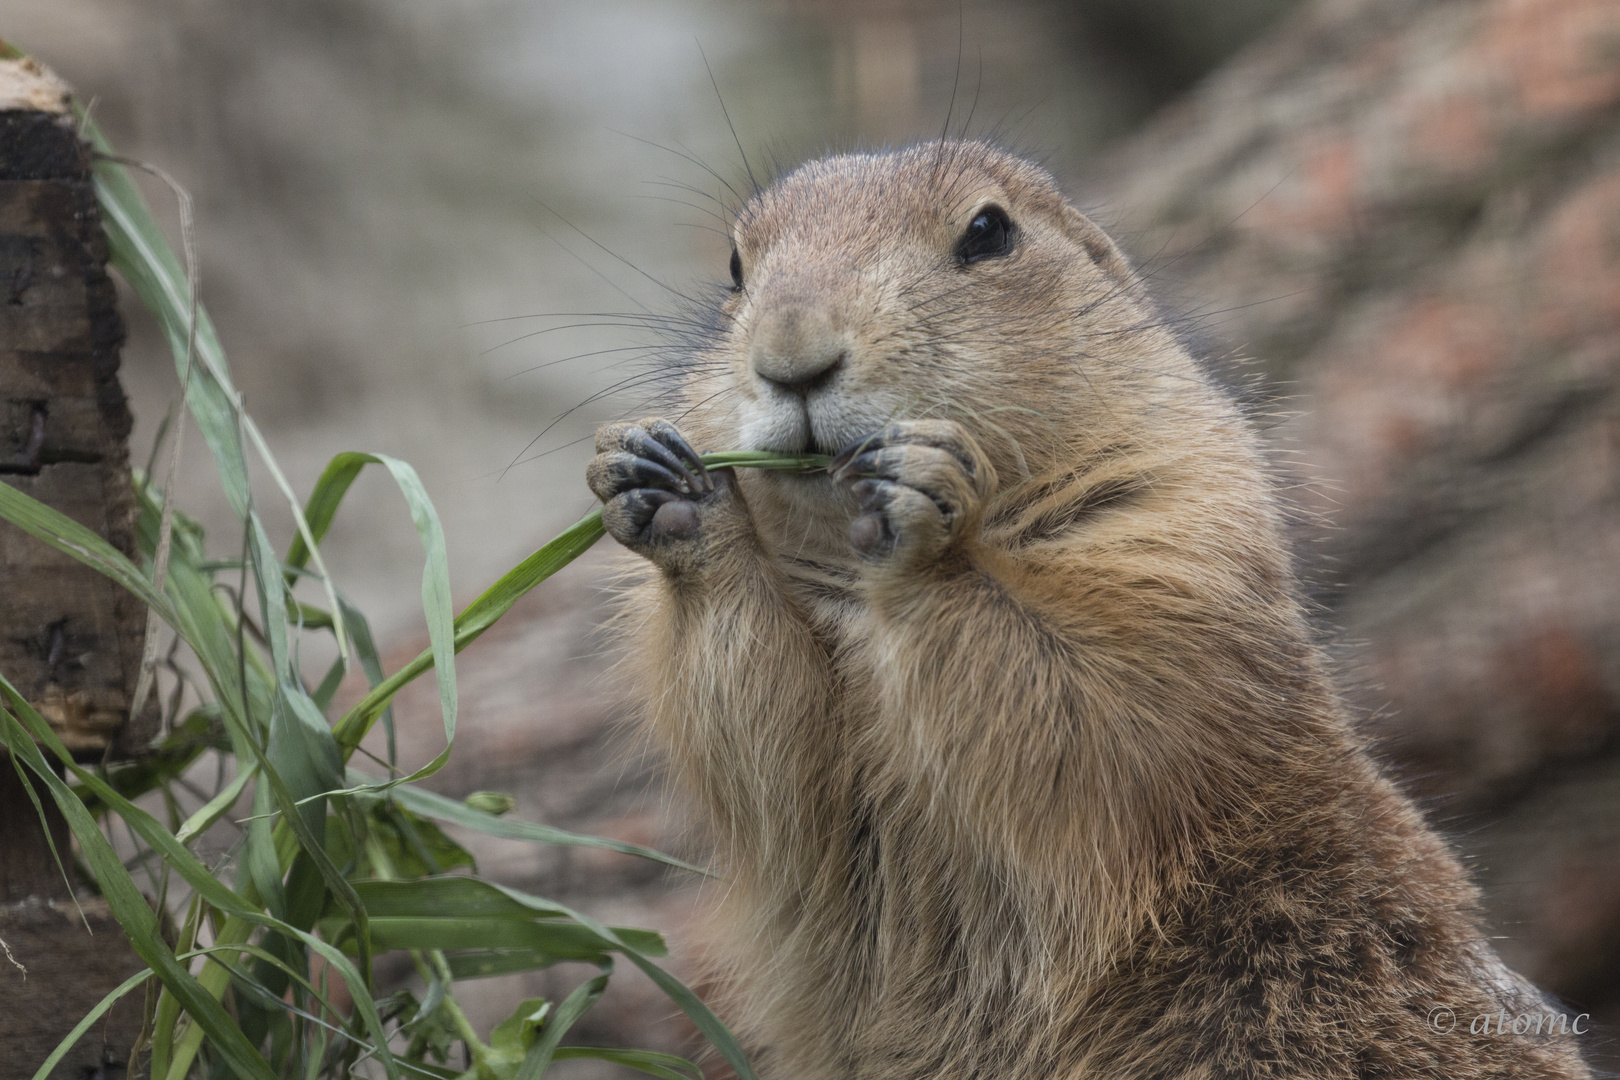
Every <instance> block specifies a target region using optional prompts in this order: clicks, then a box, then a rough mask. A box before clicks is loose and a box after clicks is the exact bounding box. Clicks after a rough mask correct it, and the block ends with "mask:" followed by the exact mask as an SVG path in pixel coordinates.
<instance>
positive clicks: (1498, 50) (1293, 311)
mask: <svg viewBox="0 0 1620 1080" xmlns="http://www.w3.org/2000/svg"><path fill="white" fill-rule="evenodd" d="M1092 190H1093V191H1095V192H1097V193H1098V194H1099V195H1100V196H1101V197H1102V199H1103V207H1104V210H1103V214H1102V216H1103V217H1104V218H1105V219H1107V218H1112V219H1113V223H1114V224H1115V226H1116V228H1118V229H1119V230H1120V231H1121V232H1122V234H1123V237H1124V239H1125V241H1126V242H1127V244H1128V246H1129V247H1130V248H1131V249H1132V250H1133V251H1134V252H1135V253H1136V254H1137V255H1138V257H1139V258H1140V260H1141V263H1142V265H1143V267H1144V269H1145V270H1146V272H1147V273H1148V274H1149V275H1150V276H1152V277H1153V278H1154V279H1155V280H1156V281H1157V282H1158V283H1159V285H1160V288H1161V292H1162V293H1163V294H1165V295H1166V296H1167V297H1168V298H1169V302H1168V304H1167V311H1168V312H1169V313H1170V314H1171V315H1172V316H1176V315H1177V314H1178V313H1179V312H1180V311H1182V310H1185V309H1187V308H1190V307H1192V305H1195V304H1196V305H1198V307H1197V308H1196V309H1194V310H1193V313H1192V314H1191V315H1189V316H1188V317H1187V319H1186V327H1187V330H1188V333H1189V335H1190V336H1192V337H1193V338H1194V339H1195V340H1199V341H1201V342H1202V344H1203V345H1204V346H1205V347H1207V348H1208V349H1209V350H1210V351H1211V352H1212V353H1213V354H1215V355H1217V356H1221V357H1225V356H1229V355H1232V354H1237V355H1241V356H1245V357H1253V358H1254V361H1253V364H1252V365H1251V368H1252V370H1255V371H1258V372H1259V373H1260V374H1261V375H1263V377H1264V382H1263V384H1260V385H1259V386H1253V385H1251V391H1252V390H1258V391H1260V392H1258V393H1253V392H1251V396H1252V397H1253V398H1254V399H1255V402H1256V406H1257V410H1258V411H1260V412H1261V413H1262V414H1269V415H1270V416H1271V417H1272V418H1273V419H1272V420H1271V421H1270V423H1271V435H1272V438H1273V440H1274V445H1275V446H1276V447H1277V450H1278V462H1279V469H1280V470H1281V471H1282V472H1283V473H1284V474H1285V475H1287V476H1289V477H1290V478H1291V479H1292V480H1293V481H1295V482H1296V483H1297V484H1299V485H1300V486H1299V487H1298V488H1297V489H1296V490H1297V491H1298V494H1299V500H1300V503H1301V506H1302V509H1303V510H1304V511H1306V513H1305V515H1304V516H1303V518H1302V521H1301V522H1300V524H1299V527H1298V532H1299V537H1300V540H1301V541H1302V547H1303V548H1304V549H1305V550H1307V551H1308V552H1309V554H1308V555H1307V556H1306V558H1305V567H1306V572H1307V575H1308V577H1309V578H1310V580H1311V581H1312V582H1313V584H1314V587H1315V589H1316V591H1317V595H1318V598H1319V600H1320V601H1321V603H1322V604H1323V607H1324V610H1323V615H1324V623H1325V625H1327V626H1329V627H1332V628H1334V635H1335V640H1336V642H1337V643H1338V644H1337V647H1336V651H1337V653H1338V655H1339V657H1340V659H1341V661H1342V666H1343V668H1344V671H1345V674H1346V677H1347V682H1348V684H1349V686H1350V688H1351V689H1350V697H1351V699H1352V701H1353V702H1354V704H1355V705H1356V706H1357V707H1358V708H1359V709H1360V710H1362V711H1363V712H1364V713H1365V714H1366V715H1367V716H1368V717H1369V719H1368V721H1367V724H1368V728H1369V730H1370V731H1371V733H1372V734H1373V735H1374V736H1375V737H1376V738H1377V739H1378V740H1379V742H1380V745H1381V747H1382V749H1383V752H1384V754H1385V755H1386V757H1387V758H1388V760H1389V761H1390V762H1391V763H1392V764H1393V765H1394V767H1395V768H1396V770H1397V771H1398V772H1399V774H1400V775H1401V776H1402V777H1403V778H1404V779H1405V781H1406V783H1407V785H1408V787H1409V788H1410V789H1411V790H1413V791H1414V792H1416V793H1418V794H1419V795H1421V796H1424V797H1425V798H1427V799H1428V801H1429V804H1430V806H1431V807H1432V808H1433V811H1434V814H1435V816H1436V817H1437V819H1438V820H1439V821H1440V823H1441V824H1442V825H1443V826H1445V827H1448V828H1449V829H1451V831H1452V832H1453V835H1454V837H1455V839H1456V842H1457V843H1458V845H1459V846H1460V847H1461V848H1462V849H1463V850H1464V851H1465V852H1467V853H1468V854H1469V855H1470V856H1472V857H1474V859H1475V866H1476V870H1477V873H1478V876H1479V879H1480V881H1481V883H1482V884H1483V885H1484V887H1485V890H1486V896H1487V904H1488V908H1489V915H1490V918H1491V920H1492V922H1493V924H1494V926H1495V928H1496V929H1497V931H1498V932H1499V933H1500V934H1501V935H1502V936H1501V939H1500V941H1499V945H1500V948H1501V951H1502V953H1503V955H1504V956H1505V957H1506V958H1507V960H1508V961H1509V963H1511V964H1512V965H1513V966H1515V967H1517V968H1518V969H1520V970H1521V971H1523V972H1525V973H1526V974H1527V975H1529V976H1531V977H1532V978H1535V979H1536V980H1537V981H1539V982H1540V983H1541V984H1542V985H1543V986H1545V987H1547V988H1548V989H1550V990H1552V991H1553V992H1555V993H1557V994H1560V995H1563V996H1565V997H1567V998H1569V999H1571V1000H1572V1001H1573V1002H1574V1003H1576V1004H1579V1005H1580V1006H1581V1007H1582V1008H1590V1009H1593V1010H1596V1011H1606V1012H1607V1013H1608V1014H1609V1015H1610V1016H1611V1017H1613V1016H1614V1015H1615V1014H1616V1012H1620V824H1617V822H1620V755H1617V751H1620V740H1617V738H1616V736H1617V735H1620V398H1617V395H1616V390H1617V389H1620V6H1617V5H1615V4H1613V3H1606V2H1602V0H1448V2H1429V3H1418V2H1406V0H1318V2H1315V3H1311V4H1309V5H1307V7H1306V8H1305V9H1304V10H1303V11H1301V12H1300V13H1299V15H1298V17H1296V18H1294V19H1292V20H1291V21H1290V22H1289V23H1288V24H1287V25H1286V26H1284V27H1283V28H1282V29H1280V30H1279V31H1278V32H1277V33H1275V34H1273V35H1271V36H1270V37H1268V38H1266V39H1265V40H1264V41H1263V42H1262V43H1261V44H1260V45H1258V46H1256V47H1255V48H1253V49H1252V50H1251V51H1250V52H1249V53H1247V54H1246V55H1245V56H1244V57H1243V58H1242V59H1241V60H1240V61H1239V62H1237V63H1235V64H1234V65H1232V66H1230V67H1229V68H1227V69H1225V70H1224V71H1222V72H1221V73H1220V74H1219V75H1218V76H1216V77H1215V78H1214V79H1212V80H1211V81H1210V82H1208V83H1207V84H1205V85H1204V86H1203V87H1201V88H1200V89H1199V90H1198V91H1197V92H1195V93H1194V94H1193V95H1192V96H1190V97H1189V98H1187V99H1185V100H1184V101H1182V102H1181V103H1180V104H1178V105H1177V106H1175V107H1174V108H1173V109H1172V110H1171V111H1170V112H1168V113H1167V114H1165V115H1163V116H1161V117H1160V118H1159V119H1158V121H1157V122H1156V123H1154V124H1153V125H1152V126H1150V127H1149V129H1148V130H1146V131H1145V132H1143V133H1142V134H1141V135H1140V136H1138V137H1136V138H1135V139H1133V140H1132V141H1131V142H1130V143H1129V144H1128V145H1127V146H1125V147H1123V148H1121V149H1120V150H1119V152H1117V153H1116V154H1115V155H1114V156H1113V157H1112V158H1111V159H1109V161H1108V163H1107V165H1106V167H1105V168H1103V169H1102V170H1101V171H1100V175H1099V177H1098V178H1097V179H1096V180H1095V182H1094V186H1093V188H1092ZM1240 370H1241V369H1240ZM1591 1049H1592V1050H1593V1052H1594V1053H1595V1054H1597V1055H1600V1056H1601V1055H1603V1054H1612V1052H1613V1051H1612V1048H1611V1049H1607V1050H1606V1049H1605V1048H1604V1045H1603V1044H1602V1043H1601V1042H1595V1043H1593V1044H1592V1046H1591Z"/></svg>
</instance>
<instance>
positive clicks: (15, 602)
mask: <svg viewBox="0 0 1620 1080" xmlns="http://www.w3.org/2000/svg"><path fill="white" fill-rule="evenodd" d="M106 262H107V245H106V240H105V237H104V235H103V233H102V229H101V215H100V213H99V211H98V209H97V205H96V196H95V191H94V188H93V187H92V184H91V178H90V151H89V148H88V147H87V146H86V145H85V144H84V143H83V142H82V141H81V140H80V139H79V138H78V136H77V134H76V132H75V130H74V127H73V116H72V112H71V111H70V109H69V107H68V98H67V90H66V87H64V86H63V85H62V83H61V82H60V81H59V80H57V79H56V77H55V76H54V75H52V74H51V73H50V72H48V71H46V70H44V69H43V68H41V67H40V66H39V65H38V64H36V63H34V62H33V61H30V60H0V483H6V484H10V485H11V486H13V487H15V488H17V489H19V490H21V491H24V492H26V493H27V494H29V495H31V496H33V497H34V498H36V499H38V500H40V501H41V502H44V503H46V504H48V505H50V506H52V507H54V508H55V509H57V510H60V511H62V512H63V513H65V514H67V515H68V516H70V517H72V518H73V519H75V520H76V521H78V522H80V523H81V524H83V525H86V526H88V527H89V528H91V529H93V530H95V531H96V532H97V533H99V534H100V535H101V536H103V537H104V538H105V539H107V540H108V541H109V542H110V543H111V544H113V545H114V546H115V547H117V548H119V549H120V550H122V551H123V552H124V553H125V554H129V555H133V554H134V511H135V504H134V495H133V489H132V486H131V483H130V472H129V452H128V444H127V440H128V437H129V431H130V415H129V409H128V406H127V404H126V403H125V400H124V393H123V389H122V387H121V386H120V385H119V382H118V349H119V346H120V344H121V343H122V341H123V336H124V330H123V323H122V321H121V320H120V319H119V317H118V311H117V307H116V304H115V294H114V290H113V284H112V282H111V280H110V279H109V278H108V277H107V272H106ZM0 597H4V598H5V599H4V603H3V605H0V672H4V673H5V675H6V677H7V678H8V679H10V680H11V682H12V683H13V684H14V685H16V686H17V688H18V689H19V690H20V691H21V692H22V694H23V695H24V696H25V697H27V698H28V699H29V701H30V702H31V703H32V704H33V705H34V706H35V707H36V708H37V709H38V710H39V711H40V712H41V713H42V714H43V715H44V716H45V717H46V718H47V719H48V720H49V721H50V723H51V725H52V727H53V728H54V729H55V730H56V732H57V734H58V735H60V736H61V738H62V740H63V742H64V743H66V745H67V746H68V747H69V748H70V749H72V750H73V752H74V753H75V754H76V755H79V756H81V757H83V758H85V759H98V758H100V757H102V755H104V754H107V753H109V752H111V753H125V752H129V751H132V750H138V749H139V748H141V747H143V746H144V745H145V744H146V743H147V742H148V741H150V739H151V737H152V736H153V735H154V734H155V732H156V725H157V719H158V712H157V709H156V705H155V702H153V703H152V707H150V708H148V709H147V710H145V711H144V712H143V714H142V716H141V718H140V722H138V723H126V720H127V719H128V714H129V708H130V698H131V696H132V694H133V692H134V688H135V679H136V676H137V675H138V669H139V665H140V654H141V642H142V637H143V629H144V623H145V608H144V607H143V605H142V604H141V603H140V602H139V601H138V600H136V599H135V598H134V597H132V596H130V595H129V594H128V593H126V592H124V591H123V590H122V589H120V588H119V587H118V586H116V585H114V584H113V583H112V582H111V581H109V580H107V579H106V578H104V577H102V576H101V575H100V574H97V573H96V572H95V571H93V570H91V569H90V568H88V567H86V566H84V565H82V564H80V563H78V562H76V561H74V560H72V559H70V558H68V557H67V556H65V555H62V554H60V553H58V552H56V551H55V550H54V549H51V548H49V547H47V546H46V545H44V544H42V543H40V542H39V541H38V540H36V539H34V538H33V537H31V536H29V535H27V534H26V533H24V532H22V530H20V529H17V528H15V527H13V526H11V525H7V524H3V523H0ZM3 757H4V753H3V752H0V758H3ZM40 794H41V799H42V801H43V802H44V804H45V806H46V808H47V817H48V818H49V821H50V828H51V832H52V833H53V834H54V837H55V841H56V847H57V851H58V852H60V853H61V855H62V857H63V858H64V860H69V859H70V857H71V847H70V845H69V842H68V841H69V837H68V833H67V829H66V827H65V824H64V822H63V821H62V819H61V817H60V816H59V815H58V814H57V812H56V811H55V808H54V807H53V806H52V805H51V802H50V799H49V797H48V796H46V795H44V794H43V792H41V793H40ZM70 872H71V864H70ZM77 891H79V892H80V893H81V894H83V892H84V890H83V888H82V886H81V887H79V888H78V890H77ZM80 903H81V905H82V907H83V918H81V917H80V912H79V911H78V910H77V909H76V908H75V905H74V902H73V900H72V898H71V897H70V895H69V886H68V883H67V881H66V880H65V879H64V876H63V873H62V871H61V870H60V869H58V867H57V864H56V861H55V860H54V859H53V857H52V855H51V853H50V850H49V847H48V845H47V843H46V834H45V830H44V829H42V828H41V827H40V821H39V815H38V814H37V813H36V811H35V809H34V806H33V804H32V802H31V801H30V800H29V798H28V796H27V794H26V792H25V791H24V790H23V788H22V786H21V782H20V781H19V780H18V777H17V772H16V769H15V768H14V767H13V763H12V762H11V761H10V760H9V759H7V760H0V939H4V941H5V942H6V943H7V945H8V946H9V949H10V953H11V955H12V957H14V958H15V961H16V964H13V963H10V962H7V960H6V958H5V957H4V956H0V1002H3V1003H4V1004H3V1006H0V1080H12V1078H14V1077H16V1078H26V1077H29V1076H31V1075H32V1074H33V1072H34V1070H35V1068H37V1067H38V1065H39V1064H40V1062H41V1061H43V1060H44V1058H45V1056H46V1055H47V1054H49V1053H50V1051H51V1050H52V1049H53V1048H54V1047H55V1046H56V1044H57V1042H58V1041H59V1040H60V1039H61V1038H62V1037H63V1036H64V1035H66V1034H67V1033H68V1031H69V1030H71V1029H72V1027H73V1025H74V1024H75V1023H77V1022H78V1020H79V1019H80V1018H81V1017H83V1016H84V1014H85V1013H87V1012H89V1011H90V1009H91V1008H92V1007H93V1006H94V1005H95V1004H96V1003H97V1002H98V1001H100V1000H101V998H102V996H103V995H104V994H106V992H107V991H108V990H111V989H112V988H113V987H114V986H116V985H117V984H118V983H119V982H121V981H122V980H123V979H125V978H126V977H128V976H129V975H130V974H132V973H134V972H135V971H138V970H140V969H141V967H142V966H143V965H142V964H141V962H140V961H139V960H138V959H136V957H135V955H134V953H133V952H132V951H131V950H130V948H129V945H128V942H127V941H126V940H125V938H124V935H123V932H122V931H121V930H120V929H119V928H118V925H117V923H116V922H115V921H114V920H113V919H112V917H111V915H110V914H109V912H108V910H107V907H106V905H105V904H104V903H103V902H101V901H100V900H99V899H97V898H95V897H93V896H88V895H81V896H80ZM92 931H93V934H92ZM18 965H20V966H21V967H26V968H27V975H26V977H25V976H24V975H23V973H22V971H21V970H20V969H19V966H18ZM139 1025H140V995H139V994H136V995H134V996H132V997H130V998H126V999H125V1001H124V1002H123V1003H122V1004H121V1005H120V1006H119V1007H118V1008H117V1009H115V1010H114V1012H113V1013H111V1014H109V1016H108V1017H107V1018H106V1020H104V1021H103V1023H101V1024H98V1025H97V1027H96V1029H95V1030H94V1031H93V1032H91V1033H90V1034H89V1035H87V1036H86V1037H85V1038H84V1039H83V1040H81V1042H80V1043H79V1045H78V1046H77V1047H75V1049H74V1051H73V1053H71V1054H70V1055H69V1056H68V1057H67V1058H66V1059H65V1060H64V1061H63V1062H62V1064H61V1065H60V1066H59V1067H58V1068H57V1070H56V1072H55V1073H54V1074H53V1075H54V1076H57V1077H61V1078H64V1080H81V1078H82V1077H84V1076H87V1075H89V1073H88V1072H87V1071H86V1070H91V1071H93V1070H95V1069H98V1068H101V1067H103V1066H104V1065H106V1066H111V1065H116V1066H117V1068H119V1069H122V1068H123V1065H124V1063H125V1062H126V1061H127V1058H128V1054H129V1050H130V1047H131V1046H132V1044H133V1042H134V1039H135V1036H136V1034H137V1032H138V1029H139Z"/></svg>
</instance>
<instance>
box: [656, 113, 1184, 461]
mask: <svg viewBox="0 0 1620 1080" xmlns="http://www.w3.org/2000/svg"><path fill="white" fill-rule="evenodd" d="M732 239H733V243H734V245H735V254H734V255H733V257H732V263H731V269H732V277H733V282H734V285H735V289H734V291H733V293H732V295H731V296H730V297H729V298H728V299H727V301H726V302H725V304H724V306H723V309H722V313H723V325H722V328H721V331H720V335H719V339H718V341H717V342H716V344H715V347H714V350H713V351H712V352H711V353H710V354H709V355H708V356H707V357H705V358H704V359H705V363H704V364H703V369H704V374H703V375H702V377H701V378H696V379H694V380H693V381H692V384H691V385H690V386H689V388H688V393H689V395H690V398H689V400H690V402H691V404H692V407H693V413H692V421H693V423H694V426H696V427H699V428H701V429H703V434H704V436H705V437H706V438H708V439H709V440H711V441H713V442H714V443H715V445H717V446H719V445H725V446H728V447H736V448H739V449H747V450H777V451H787V452H793V451H821V452H825V453H837V452H838V451H839V450H841V449H843V448H844V447H845V446H847V445H848V444H850V443H852V442H854V441H856V440H858V439H861V438H864V437H866V436H868V435H870V434H871V433H873V432H874V431H876V430H878V429H879V428H881V427H882V426H883V425H884V424H885V423H887V422H889V421H890V420H894V419H913V418H918V417H923V416H945V417H949V418H951V419H954V420H957V421H959V422H960V423H962V424H964V425H966V426H967V427H968V428H969V430H970V431H972V432H973V433H974V434H975V436H976V437H977V438H978V439H979V441H980V443H981V445H982V446H983V448H984V449H985V451H986V452H987V453H988V454H990V456H991V458H992V461H993V462H994V463H995V464H996V465H997V469H998V472H999V473H1000V474H1001V475H1003V476H1009V477H1016V476H1017V475H1018V474H1019V473H1020V472H1023V471H1025V469H1024V464H1023V463H1024V460H1025V459H1026V457H1028V458H1030V459H1031V460H1034V458H1033V455H1034V454H1039V453H1042V452H1043V451H1048V450H1051V449H1053V448H1054V447H1055V445H1056V444H1063V443H1067V442H1070V441H1072V439H1073V438H1074V436H1075V433H1076V431H1078V430H1082V429H1086V428H1088V427H1091V426H1093V425H1092V421H1093V420H1094V419H1095V417H1096V416H1097V415H1098V411H1099V410H1106V409H1107V408H1109V406H1110V401H1109V399H1111V398H1114V397H1115V394H1114V393H1113V392H1112V391H1111V390H1110V388H1109V384H1110V383H1114V382H1117V381H1118V380H1120V379H1122V378H1124V379H1131V378H1134V376H1131V375H1129V374H1128V373H1127V372H1128V369H1129V368H1131V367H1132V366H1133V365H1131V364H1129V363H1124V364H1122V363H1121V362H1120V361H1121V359H1122V358H1125V357H1127V356H1128V355H1129V354H1132V353H1136V352H1138V351H1139V350H1140V349H1141V348H1142V346H1143V342H1142V341H1141V340H1140V334H1142V333H1148V334H1150V335H1154V336H1157V337H1163V338H1164V339H1165V340H1166V341H1168V335H1163V334H1162V333H1159V332H1157V331H1155V330H1154V329H1153V328H1152V326H1151V324H1152V323H1153V320H1152V318H1151V315H1150V311H1149V308H1148V307H1147V305H1146V304H1145V303H1144V302H1143V301H1142V299H1141V295H1140V286H1139V284H1138V282H1137V279H1136V277H1135V275H1134V274H1133V273H1132V271H1131V269H1130V267H1129V266H1128V265H1127V263H1126V261H1125V259H1124V257H1123V256H1122V255H1121V254H1120V253H1119V250H1118V249H1117V248H1116V247H1115V246H1114V244H1113V242H1112V241H1110V240H1109V239H1108V237H1107V236H1106V235H1105V234H1104V233H1103V232H1102V230H1101V229H1099V228H1098V227H1097V226H1096V225H1094V224H1092V222H1091V221H1090V220H1089V219H1087V218H1086V217H1085V216H1084V215H1082V214H1081V213H1080V212H1079V211H1077V210H1075V209H1074V208H1073V207H1072V206H1070V205H1069V204H1068V203H1067V202H1066V201H1065V200H1064V198H1063V196H1062V195H1061V194H1060V193H1059V191H1058V189H1057V186H1056V184H1055V183H1054V182H1053V180H1052V178H1051V177H1050V176H1049V175H1048V174H1047V173H1046V172H1045V171H1044V170H1043V169H1041V168H1039V167H1038V166H1036V165H1033V164H1030V163H1029V162H1027V161H1024V160H1021V159H1019V158H1016V157H1013V156H1011V155H1009V154H1007V153H1005V152H1003V151H1001V150H998V149H996V148H994V147H992V146H989V145H987V144H984V143H978V142H948V141H947V142H943V143H941V142H935V143H927V144H922V145H918V146H915V147H912V148H910V149H906V150H902V151H898V152H895V153H887V154H855V155H848V156H840V157H830V158H825V159H822V160H819V161H813V162H811V163H809V164H807V165H804V166H802V167H800V168H799V169H797V170H795V171H794V172H792V173H790V174H788V175H787V176H785V177H783V178H782V179H780V180H778V181H777V182H776V183H775V184H773V185H772V186H771V187H770V188H768V189H767V190H765V191H763V192H760V193H759V194H758V195H756V196H755V197H754V198H753V199H752V200H750V201H749V202H748V204H747V205H746V206H745V207H744V208H743V209H742V211H741V213H740V214H739V215H738V218H737V221H736V225H735V227H734V230H733V234H732ZM1125 338H1136V339H1137V340H1135V341H1134V342H1127V341H1125V340H1124V339H1125ZM1171 348H1174V346H1173V344H1171ZM1116 403H1117V402H1116Z"/></svg>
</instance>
